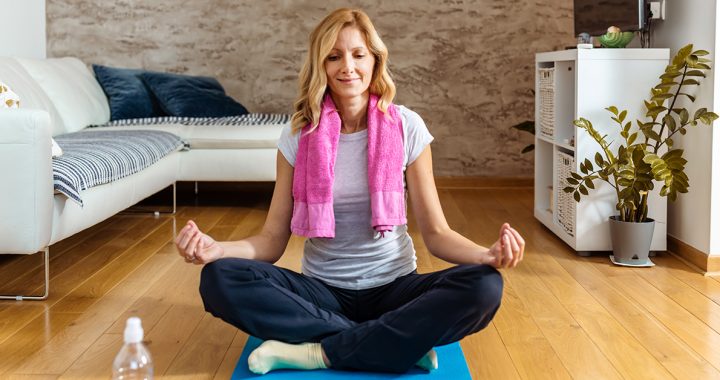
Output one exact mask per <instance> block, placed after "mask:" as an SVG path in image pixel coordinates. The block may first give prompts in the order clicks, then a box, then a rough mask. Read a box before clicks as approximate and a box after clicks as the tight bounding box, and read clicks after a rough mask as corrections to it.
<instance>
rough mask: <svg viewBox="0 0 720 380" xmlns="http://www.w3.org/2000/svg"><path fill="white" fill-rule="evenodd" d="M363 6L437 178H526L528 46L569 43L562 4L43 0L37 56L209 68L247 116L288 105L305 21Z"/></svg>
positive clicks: (516, 0)
mask: <svg viewBox="0 0 720 380" xmlns="http://www.w3.org/2000/svg"><path fill="white" fill-rule="evenodd" d="M343 6H353V7H359V8H362V9H364V10H365V11H366V12H367V13H368V14H369V15H370V18H371V19H372V20H373V22H374V23H375V26H376V28H377V29H378V32H379V33H380V36H381V37H382V38H383V40H384V41H385V43H386V44H387V45H388V48H389V50H390V68H391V70H392V72H393V74H394V78H395V80H396V83H397V86H398V95H397V99H396V103H398V104H404V105H406V106H408V107H410V108H412V109H414V110H415V111H417V112H418V113H419V114H420V115H421V116H422V117H423V118H424V119H425V121H426V123H427V124H428V127H429V129H430V131H431V133H432V134H433V135H434V136H435V138H436V140H435V142H434V143H433V156H434V160H433V161H434V165H435V172H436V175H440V176H525V177H530V176H532V157H531V155H530V154H525V155H521V154H520V153H519V152H520V150H521V149H522V148H523V147H524V146H525V145H526V144H528V143H530V142H531V141H532V138H531V137H530V136H529V135H527V134H522V133H518V132H517V131H515V130H513V129H511V128H510V126H511V125H513V124H516V123H518V122H520V121H523V120H528V119H532V117H533V97H532V94H531V88H532V87H533V75H534V74H533V65H534V53H535V52H539V51H549V50H555V49H558V48H562V47H563V46H566V45H569V44H572V43H573V42H574V40H573V37H572V34H573V31H572V29H573V24H572V0H536V1H524V0H444V1H432V0H412V1H411V0H403V1H384V2H383V1H335V0H323V1H311V0H304V1H290V0H266V1H252V0H242V1H240V0H237V1H232V0H207V1H180V0H174V1H173V0H152V1H140V0H117V1H101V0H48V1H47V15H48V23H47V28H48V56H49V57H60V56H66V55H71V56H77V57H79V58H80V59H82V60H84V61H85V62H88V63H100V64H106V65H111V66H118V67H143V68H147V69H151V70H161V71H172V72H178V73H188V74H201V75H212V76H216V77H218V79H219V80H220V81H221V83H222V84H223V85H224V86H225V87H226V89H227V91H228V93H229V94H230V95H232V96H233V97H235V98H236V99H238V100H239V101H240V102H241V103H243V104H244V105H245V106H247V107H248V109H250V110H251V111H254V112H290V111H291V110H292V102H293V100H294V98H295V95H296V88H297V73H298V71H299V69H300V66H301V65H302V60H303V58H304V53H305V50H306V48H307V37H308V35H309V33H310V31H311V30H312V28H313V27H314V26H315V25H316V24H317V23H318V22H319V21H320V20H321V19H322V18H323V17H324V16H325V15H326V14H327V13H328V12H329V11H331V10H333V9H335V8H339V7H343Z"/></svg>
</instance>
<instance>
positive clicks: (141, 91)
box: [92, 65, 165, 120]
mask: <svg viewBox="0 0 720 380" xmlns="http://www.w3.org/2000/svg"><path fill="white" fill-rule="evenodd" d="M92 67H93V71H95V77H96V78H97V81H98V82H99V83H100V86H101V87H102V89H103V91H105V95H107V98H108V102H109V103H110V120H123V119H139V118H146V117H158V116H164V115H165V112H163V110H162V107H160V104H159V103H158V101H157V99H156V98H155V96H154V95H153V94H152V92H151V91H150V89H149V88H148V87H147V85H146V84H145V82H143V80H142V79H140V74H142V73H143V72H145V71H144V70H139V69H121V68H115V67H108V66H101V65H93V66H92Z"/></svg>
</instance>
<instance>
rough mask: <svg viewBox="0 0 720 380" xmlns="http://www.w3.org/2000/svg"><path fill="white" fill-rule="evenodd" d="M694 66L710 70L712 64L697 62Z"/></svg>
mask: <svg viewBox="0 0 720 380" xmlns="http://www.w3.org/2000/svg"><path fill="white" fill-rule="evenodd" d="M692 67H693V68H696V69H703V70H710V66H708V65H706V64H704V63H696V64H695V65H693V66H692Z"/></svg>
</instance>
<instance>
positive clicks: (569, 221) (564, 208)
mask: <svg viewBox="0 0 720 380" xmlns="http://www.w3.org/2000/svg"><path fill="white" fill-rule="evenodd" d="M556 165H557V177H556V179H555V181H556V183H555V189H557V190H556V192H557V203H556V207H555V208H556V212H555V220H556V221H557V223H558V224H559V225H561V226H562V227H563V228H564V229H565V232H567V233H568V234H570V236H575V212H576V207H577V202H575V199H574V198H573V194H572V193H566V192H565V191H563V189H564V188H566V187H568V186H570V184H569V183H568V182H567V180H566V179H567V178H568V177H570V176H571V174H570V173H572V171H573V170H574V168H575V158H574V157H573V156H571V155H569V154H566V153H563V152H558V153H557V163H556Z"/></svg>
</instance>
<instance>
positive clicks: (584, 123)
mask: <svg viewBox="0 0 720 380" xmlns="http://www.w3.org/2000/svg"><path fill="white" fill-rule="evenodd" d="M573 124H575V126H576V127H578V128H582V129H585V130H587V129H590V128H592V123H591V122H590V120H588V119H585V118H583V117H581V118H579V119H577V120H575V121H573Z"/></svg>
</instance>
